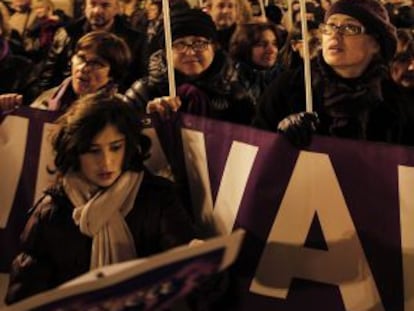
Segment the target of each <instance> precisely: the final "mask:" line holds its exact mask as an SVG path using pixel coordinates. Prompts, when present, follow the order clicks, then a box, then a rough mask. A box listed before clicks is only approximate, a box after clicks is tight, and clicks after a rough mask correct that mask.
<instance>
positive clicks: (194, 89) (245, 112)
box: [125, 50, 254, 124]
mask: <svg viewBox="0 0 414 311" xmlns="http://www.w3.org/2000/svg"><path fill="white" fill-rule="evenodd" d="M149 71H150V72H149V76H148V77H146V78H143V79H141V80H138V81H136V82H135V83H134V84H133V85H132V86H131V88H130V89H129V90H128V91H127V92H126V93H125V98H126V101H128V102H130V103H132V104H134V106H136V107H137V108H138V110H140V111H142V112H143V111H145V107H146V105H147V103H148V101H149V100H152V99H154V98H157V97H160V96H166V95H168V91H169V90H168V76H167V67H166V62H165V56H164V51H163V50H159V51H158V52H156V53H154V54H153V55H152V56H151V58H150V65H149ZM175 77H176V87H177V95H178V96H179V97H180V99H181V101H182V106H181V108H180V111H183V112H188V113H192V114H196V115H201V116H205V117H208V118H213V119H217V120H222V121H228V122H235V123H241V124H249V123H250V122H251V120H252V117H253V113H254V108H253V100H252V98H251V97H250V96H249V95H248V93H247V92H246V90H245V89H244V88H243V86H242V85H241V84H240V83H239V81H238V78H237V72H236V70H235V68H234V64H233V63H232V62H231V60H230V58H229V57H228V56H227V54H224V53H223V52H222V51H221V50H217V51H216V52H215V56H214V60H213V63H212V64H211V65H210V67H209V68H208V69H207V70H206V71H205V72H203V73H202V74H201V75H199V76H198V77H197V78H195V79H194V78H193V79H192V78H190V77H188V76H184V75H183V74H181V73H180V72H178V71H175Z"/></svg>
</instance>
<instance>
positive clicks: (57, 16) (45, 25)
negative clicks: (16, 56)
mask: <svg viewBox="0 0 414 311" xmlns="http://www.w3.org/2000/svg"><path fill="white" fill-rule="evenodd" d="M32 10H33V11H34V12H35V14H36V17H35V20H34V21H33V24H32V25H31V26H30V27H29V28H28V30H27V37H28V39H29V40H30V46H28V47H27V53H28V54H29V56H30V58H31V59H32V60H33V61H34V62H35V63H39V62H40V61H41V60H43V59H44V58H45V57H46V55H47V52H48V50H49V48H50V46H51V44H52V42H53V36H54V35H55V32H56V30H57V29H58V28H59V27H62V26H63V25H66V24H67V23H69V21H70V17H69V16H67V15H66V14H65V13H64V12H63V11H62V10H55V9H54V4H53V3H52V1H51V0H32Z"/></svg>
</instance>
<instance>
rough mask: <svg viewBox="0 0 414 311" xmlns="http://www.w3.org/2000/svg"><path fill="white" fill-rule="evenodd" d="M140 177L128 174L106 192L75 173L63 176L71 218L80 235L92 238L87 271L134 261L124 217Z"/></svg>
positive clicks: (134, 250)
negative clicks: (70, 205) (69, 202)
mask: <svg viewBox="0 0 414 311" xmlns="http://www.w3.org/2000/svg"><path fill="white" fill-rule="evenodd" d="M143 176H144V173H143V172H141V173H136V172H131V171H127V172H125V173H123V174H122V175H121V176H120V177H119V178H118V180H117V181H116V182H115V183H114V184H113V185H112V186H110V187H109V188H106V189H100V188H97V187H96V186H94V185H91V183H89V182H88V181H86V180H85V179H84V178H83V177H81V176H80V175H79V174H78V173H68V174H66V175H65V176H64V177H63V188H64V190H65V192H66V194H67V195H68V197H69V199H70V201H71V202H72V204H73V205H74V210H73V213H72V218H73V220H74V222H75V224H76V225H77V226H78V227H79V230H80V231H81V233H83V234H85V235H87V236H89V237H91V238H92V250H91V263H90V269H94V268H98V267H102V266H105V265H108V264H112V263H117V262H121V261H126V260H131V259H134V258H136V249H135V242H134V239H133V236H132V234H131V231H130V230H129V228H128V225H127V223H126V222H125V216H126V215H127V214H128V213H129V212H130V211H131V209H132V208H133V207H134V202H135V198H136V196H137V193H138V190H139V187H140V185H141V182H142V179H143Z"/></svg>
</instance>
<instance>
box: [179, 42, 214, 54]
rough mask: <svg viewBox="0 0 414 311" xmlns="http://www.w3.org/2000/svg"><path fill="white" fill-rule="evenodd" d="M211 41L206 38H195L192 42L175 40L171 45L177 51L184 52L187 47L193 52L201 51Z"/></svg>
mask: <svg viewBox="0 0 414 311" xmlns="http://www.w3.org/2000/svg"><path fill="white" fill-rule="evenodd" d="M210 43H211V42H210V41H208V40H196V41H193V42H188V43H187V42H184V41H176V42H173V44H172V47H173V49H174V50H175V51H176V52H178V53H185V52H186V51H187V50H188V49H189V48H191V49H192V50H193V51H194V52H203V51H204V50H205V49H207V47H208V45H209V44H210Z"/></svg>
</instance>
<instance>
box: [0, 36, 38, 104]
mask: <svg viewBox="0 0 414 311" xmlns="http://www.w3.org/2000/svg"><path fill="white" fill-rule="evenodd" d="M6 45H7V43H6ZM4 49H6V50H4ZM0 54H3V55H0V77H1V79H0V94H4V93H19V94H22V95H24V97H25V98H24V99H26V96H25V95H26V91H27V89H28V86H29V83H30V81H31V77H32V71H33V63H32V61H31V60H30V59H28V58H26V57H23V56H19V55H14V54H13V53H12V52H11V51H10V50H9V47H8V45H7V46H6V47H5V46H4V45H3V44H2V43H0Z"/></svg>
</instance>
